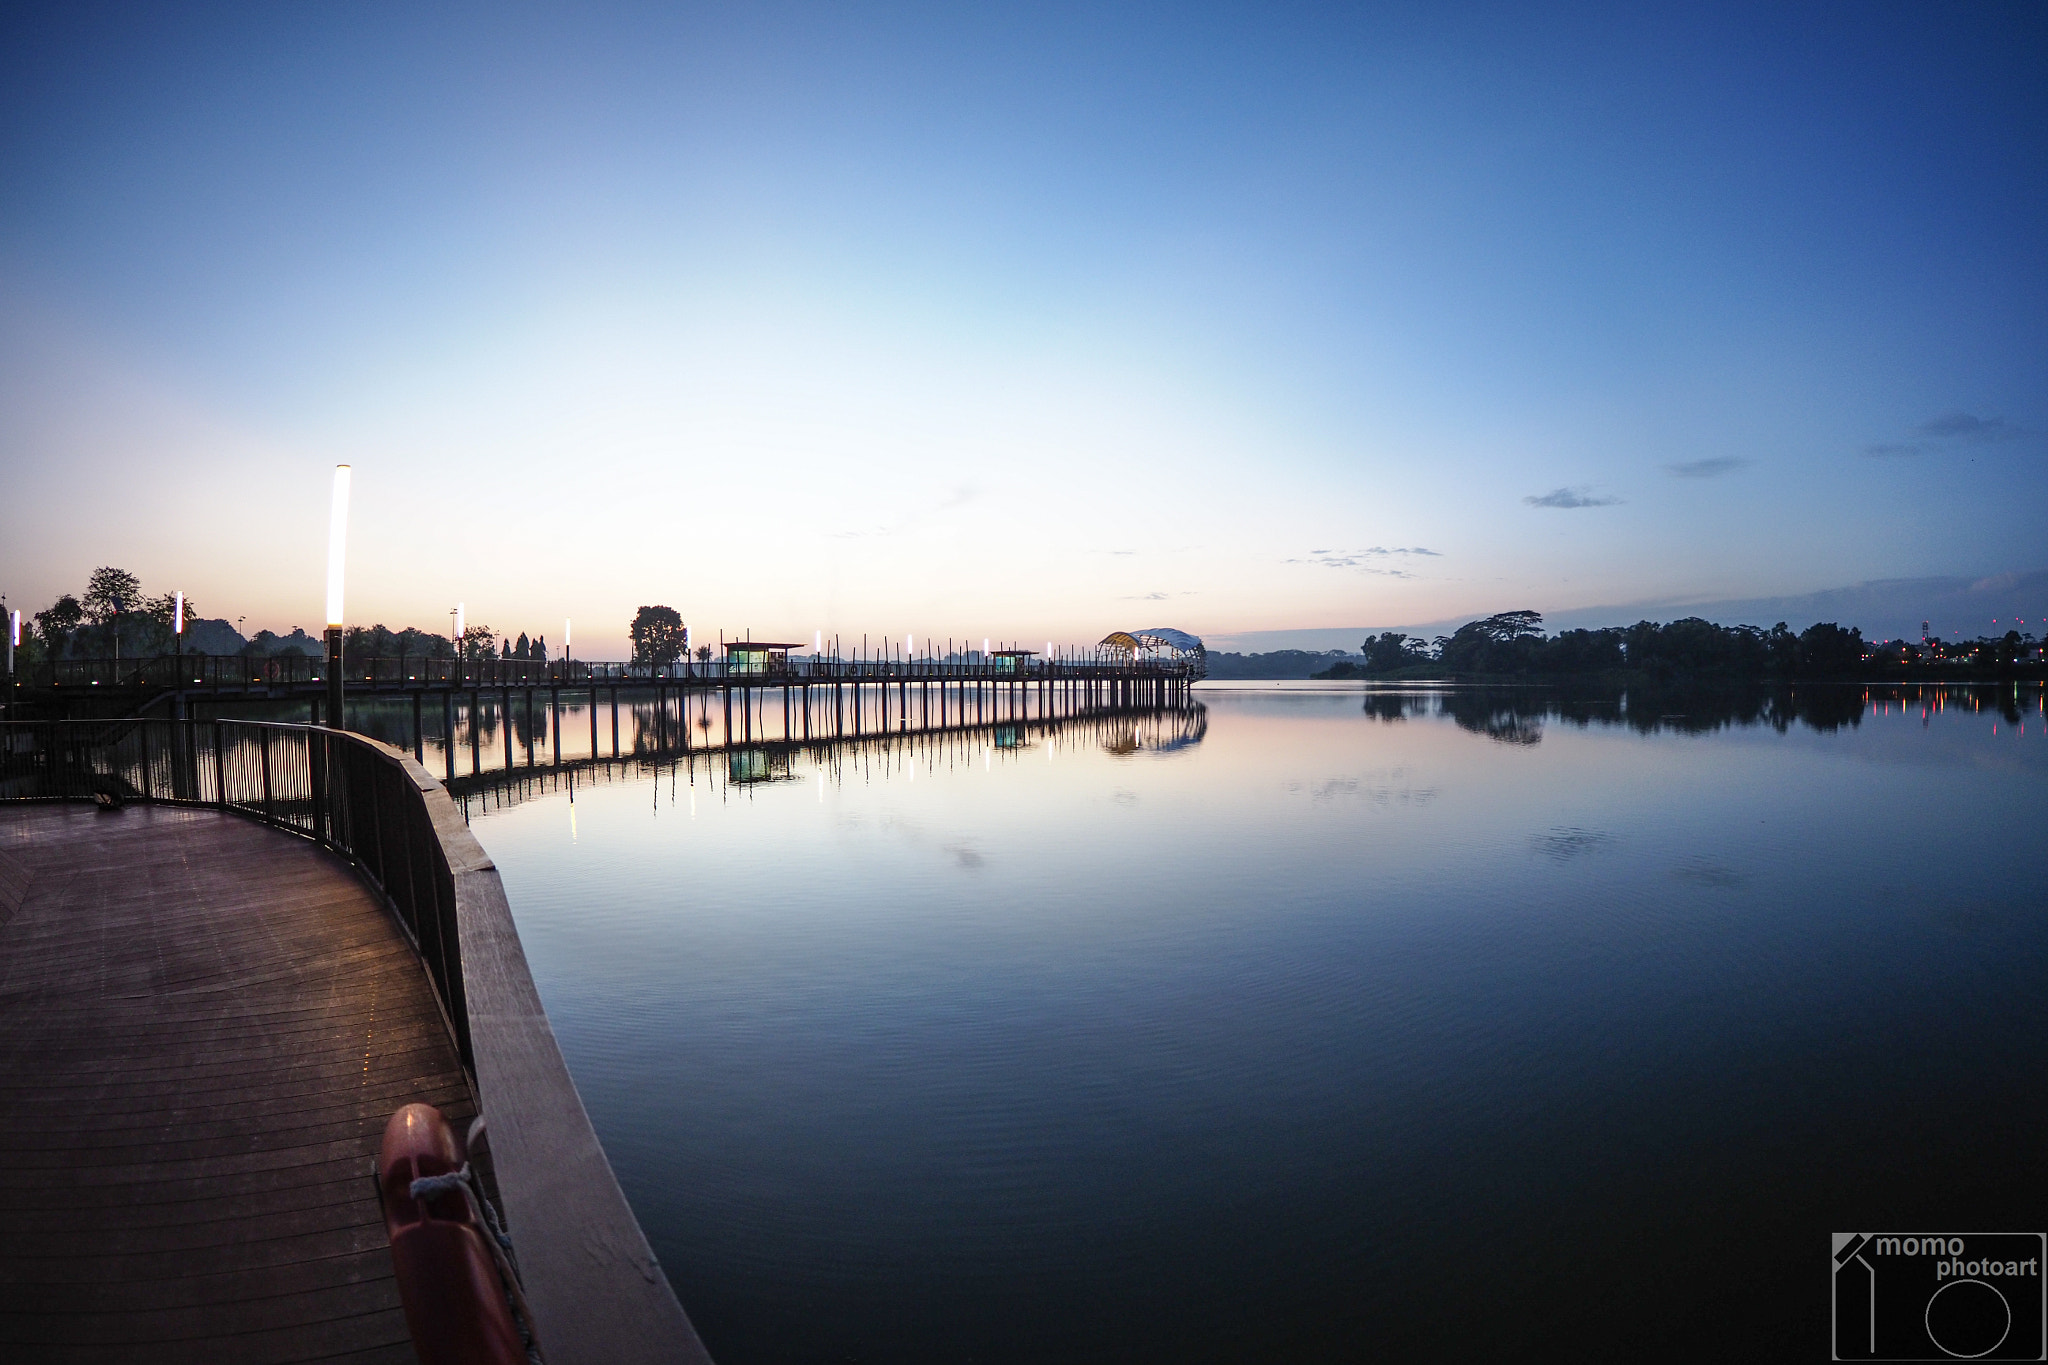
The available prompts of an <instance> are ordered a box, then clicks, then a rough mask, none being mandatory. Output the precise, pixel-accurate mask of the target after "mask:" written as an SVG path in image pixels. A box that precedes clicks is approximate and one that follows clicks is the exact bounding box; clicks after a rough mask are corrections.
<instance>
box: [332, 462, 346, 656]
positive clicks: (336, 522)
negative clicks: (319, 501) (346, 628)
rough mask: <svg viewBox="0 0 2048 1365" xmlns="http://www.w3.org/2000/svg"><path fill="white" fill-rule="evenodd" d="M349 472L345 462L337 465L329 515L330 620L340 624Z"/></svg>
mask: <svg viewBox="0 0 2048 1365" xmlns="http://www.w3.org/2000/svg"><path fill="white" fill-rule="evenodd" d="M348 476H349V468H348V466H347V465H345V464H338V465H336V466H335V467H334V505H333V508H332V510H331V512H330V514H329V516H328V519H327V624H328V625H330V626H338V625H340V624H341V568H342V560H343V557H344V555H345V554H346V551H347V549H348Z"/></svg>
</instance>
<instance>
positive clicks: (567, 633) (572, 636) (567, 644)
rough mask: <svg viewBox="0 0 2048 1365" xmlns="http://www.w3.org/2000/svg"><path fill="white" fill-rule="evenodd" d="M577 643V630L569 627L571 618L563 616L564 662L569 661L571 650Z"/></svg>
mask: <svg viewBox="0 0 2048 1365" xmlns="http://www.w3.org/2000/svg"><path fill="white" fill-rule="evenodd" d="M575 644H576V632H575V631H573V630H571V629H570V628H569V618H568V617H566V616H564V617H563V618H562V662H563V663H567V662H569V651H570V649H571V648H573V647H574V646H575Z"/></svg>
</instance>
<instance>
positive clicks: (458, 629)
mask: <svg viewBox="0 0 2048 1365" xmlns="http://www.w3.org/2000/svg"><path fill="white" fill-rule="evenodd" d="M467 634H469V631H468V629H467V628H465V627H464V625H463V618H462V603H460V602H457V603H456V604H455V638H456V639H458V640H460V639H461V638H462V637H463V636H465V635H467Z"/></svg>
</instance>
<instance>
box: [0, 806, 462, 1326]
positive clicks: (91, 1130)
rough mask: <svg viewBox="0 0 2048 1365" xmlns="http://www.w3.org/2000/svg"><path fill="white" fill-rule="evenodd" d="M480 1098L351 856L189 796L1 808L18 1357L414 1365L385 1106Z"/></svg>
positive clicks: (412, 962) (419, 974)
mask: <svg viewBox="0 0 2048 1365" xmlns="http://www.w3.org/2000/svg"><path fill="white" fill-rule="evenodd" d="M412 1100H424V1101H426V1102H428V1103H431V1104H436V1105H439V1106H441V1108H442V1109H443V1111H444V1112H446V1113H447V1114H448V1116H449V1118H450V1119H451V1120H454V1121H456V1122H458V1123H466V1122H467V1120H468V1119H469V1118H470V1117H471V1116H472V1115H473V1114H474V1112H475V1107H474V1102H473V1099H472V1096H471V1093H470V1090H469V1087H468V1084H467V1082H466V1081H465V1079H464V1077H463V1074H462V1071H461V1068H460V1066H459V1064H458V1062H457V1059H456V1053H455V1047H454V1044H453V1043H452V1042H451V1041H450V1039H449V1037H448V1032H447V1029H446V1027H445V1026H444V1024H443V1022H442V1018H441V1015H440V1013H439V1011H438V1008H437V1006H436V1005H435V1002H434V998H433V995H432V993H431V992H430V990H429V988H428V985H427V980H426V977H425V974H424V972H423V971H422V968H421V966H420V964H419V961H418V959H417V958H416V957H415V955H414V954H413V951H412V949H411V948H410V947H409V946H408V944H407V943H406V941H405V939H404V937H403V935H402V934H401V933H400V932H399V930H398V928H397V926H396V924H395V923H394V922H393V920H392V919H391V917H390V916H389V915H388V914H387V913H386V912H385V911H384V910H383V908H382V907H381V906H380V905H379V904H378V903H377V902H376V900H375V899H374V898H373V897H372V896H371V894H370V893H369V891H367V890H366V889H365V888H364V886H363V885H362V883H361V882H359V881H358V880H357V879H356V877H355V875H354V874H353V873H352V872H351V871H350V870H349V868H348V866H347V865H346V864H345V863H343V862H341V861H340V860H339V859H337V858H335V857H333V856H332V855H330V854H328V853H326V852H324V851H323V850H321V849H319V848H317V847H316V846H314V845H313V844H310V843H307V842H305V841H302V840H299V839H295V838H293V837H291V836H290V835H287V834H283V833H280V832H278V831H276V830H273V829H268V828H265V827H263V826H261V825H258V824H256V823H253V822H251V821H248V820H244V819H240V818H238V817H235V816H232V815H225V814H220V813H217V812H214V811H208V810H194V809H180V808H174V807H168V806H153V807H151V806H144V807H130V808H128V809H125V810H121V811H116V812H104V813H103V812H99V811H97V810H95V809H94V808H92V807H89V806H87V807H81V806H77V805H70V806H57V805H50V806H17V807H12V808H8V807H0V1360H5V1361H8V1362H16V1361H20V1362H30V1361H137V1360H148V1361H207V1362H223V1363H225V1362H243V1361H248V1362H256V1361H309V1360H334V1361H380V1362H384V1361H388V1362H393V1363H394V1365H397V1363H398V1362H411V1361H412V1360H413V1359H414V1356H413V1351H412V1345H411V1339H410V1338H409V1336H408V1335H407V1333H406V1328H405V1319H404V1316H403V1314H402V1312H401V1311H400V1309H399V1304H398V1295H397V1290H396V1287H395V1285H394V1283H393V1280H392V1274H391V1254H390V1250H389V1248H388V1246H387V1244H386V1241H385V1237H384V1225H383V1220H382V1217H381V1215H380V1213H379V1211H378V1208H377V1199H376V1193H375V1190H374V1188H373V1186H372V1183H371V1177H370V1170H371V1161H372V1158H373V1156H374V1154H375V1152H376V1149H377V1141H378V1138H379V1136H380V1135H381V1133H382V1131H383V1127H384V1122H385V1120H386V1119H387V1118H388V1117H389V1116H390V1114H391V1112H392V1110H394V1109H396V1108H397V1107H398V1106H399V1105H401V1104H404V1103H406V1102H408V1101H412Z"/></svg>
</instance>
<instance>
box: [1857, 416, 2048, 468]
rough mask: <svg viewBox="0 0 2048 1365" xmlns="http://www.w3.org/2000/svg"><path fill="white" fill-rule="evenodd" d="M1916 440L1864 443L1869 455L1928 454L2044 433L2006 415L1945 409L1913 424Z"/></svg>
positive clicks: (1864, 449) (1879, 456)
mask: <svg viewBox="0 0 2048 1365" xmlns="http://www.w3.org/2000/svg"><path fill="white" fill-rule="evenodd" d="M1912 434H1913V435H1914V436H1916V437H1918V438H1919V439H1918V440H1913V441H1878V442H1876V443H1874V444H1871V445H1867V446H1865V447H1863V453H1864V454H1865V455H1871V456H1876V457H1878V458H1880V459H1883V458H1886V457H1890V456H1898V455H1925V454H1927V453H1928V452H1929V451H1933V450H1943V449H1948V448H1952V447H1955V446H1959V445H1989V444H1991V443H1993V442H1996V441H2017V440H2022V439H2024V438H2026V437H2029V436H2038V435H2040V434H2041V433H2039V432H2037V431H2029V430H2027V428H2025V427H2016V426H2014V425H2013V424H2012V423H2010V422H2008V421H2006V420H2005V419H2004V418H2003V417H1979V416H1977V415H1976V414H1974V413H1968V412H1960V411H1959V412H1944V413H1943V414H1941V416H1939V417H1930V418H1929V419H1928V420H1926V421H1925V422H1922V423H1920V425H1918V426H1916V427H1914V428H1913V432H1912Z"/></svg>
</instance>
